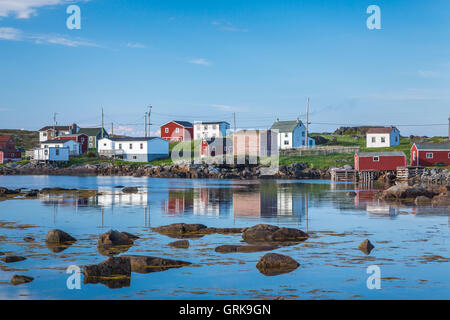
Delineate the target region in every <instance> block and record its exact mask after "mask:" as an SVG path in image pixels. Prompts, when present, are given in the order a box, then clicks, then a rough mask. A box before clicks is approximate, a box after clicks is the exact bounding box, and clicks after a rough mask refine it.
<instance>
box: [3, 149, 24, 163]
mask: <svg viewBox="0 0 450 320" xmlns="http://www.w3.org/2000/svg"><path fill="white" fill-rule="evenodd" d="M20 160H22V152H20V151H17V150H5V149H3V150H0V163H6V162H9V161H20Z"/></svg>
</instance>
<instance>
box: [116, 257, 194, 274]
mask: <svg viewBox="0 0 450 320" xmlns="http://www.w3.org/2000/svg"><path fill="white" fill-rule="evenodd" d="M120 257H121V258H124V259H128V260H129V261H130V263H131V271H133V272H138V273H150V272H158V271H164V270H168V269H170V268H180V267H184V266H188V265H190V264H191V263H190V262H186V261H179V260H171V259H164V258H158V257H149V256H139V255H123V256H120Z"/></svg>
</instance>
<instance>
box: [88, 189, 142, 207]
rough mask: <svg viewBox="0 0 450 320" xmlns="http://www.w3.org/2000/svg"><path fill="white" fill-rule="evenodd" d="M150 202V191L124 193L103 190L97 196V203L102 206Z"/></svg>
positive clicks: (135, 204) (137, 204)
mask: <svg viewBox="0 0 450 320" xmlns="http://www.w3.org/2000/svg"><path fill="white" fill-rule="evenodd" d="M147 203H148V193H147V192H139V193H123V192H120V191H112V192H110V193H106V192H103V193H101V194H99V195H98V196H97V204H98V205H99V206H102V207H113V206H116V205H117V206H146V205H147Z"/></svg>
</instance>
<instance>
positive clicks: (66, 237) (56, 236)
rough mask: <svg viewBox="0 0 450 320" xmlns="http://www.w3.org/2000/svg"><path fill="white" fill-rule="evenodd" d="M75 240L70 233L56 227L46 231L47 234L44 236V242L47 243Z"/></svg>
mask: <svg viewBox="0 0 450 320" xmlns="http://www.w3.org/2000/svg"><path fill="white" fill-rule="evenodd" d="M75 241H77V239H75V238H74V237H72V236H71V235H70V234H68V233H66V232H64V231H62V230H58V229H53V230H50V231H49V232H47V235H46V236H45V242H47V243H53V244H58V243H67V242H69V243H70V242H75Z"/></svg>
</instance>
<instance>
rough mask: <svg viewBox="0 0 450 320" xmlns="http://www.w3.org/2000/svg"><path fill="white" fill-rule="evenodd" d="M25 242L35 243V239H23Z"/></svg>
mask: <svg viewBox="0 0 450 320" xmlns="http://www.w3.org/2000/svg"><path fill="white" fill-rule="evenodd" d="M23 240H24V241H25V242H33V241H34V238H33V237H25V238H23Z"/></svg>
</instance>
